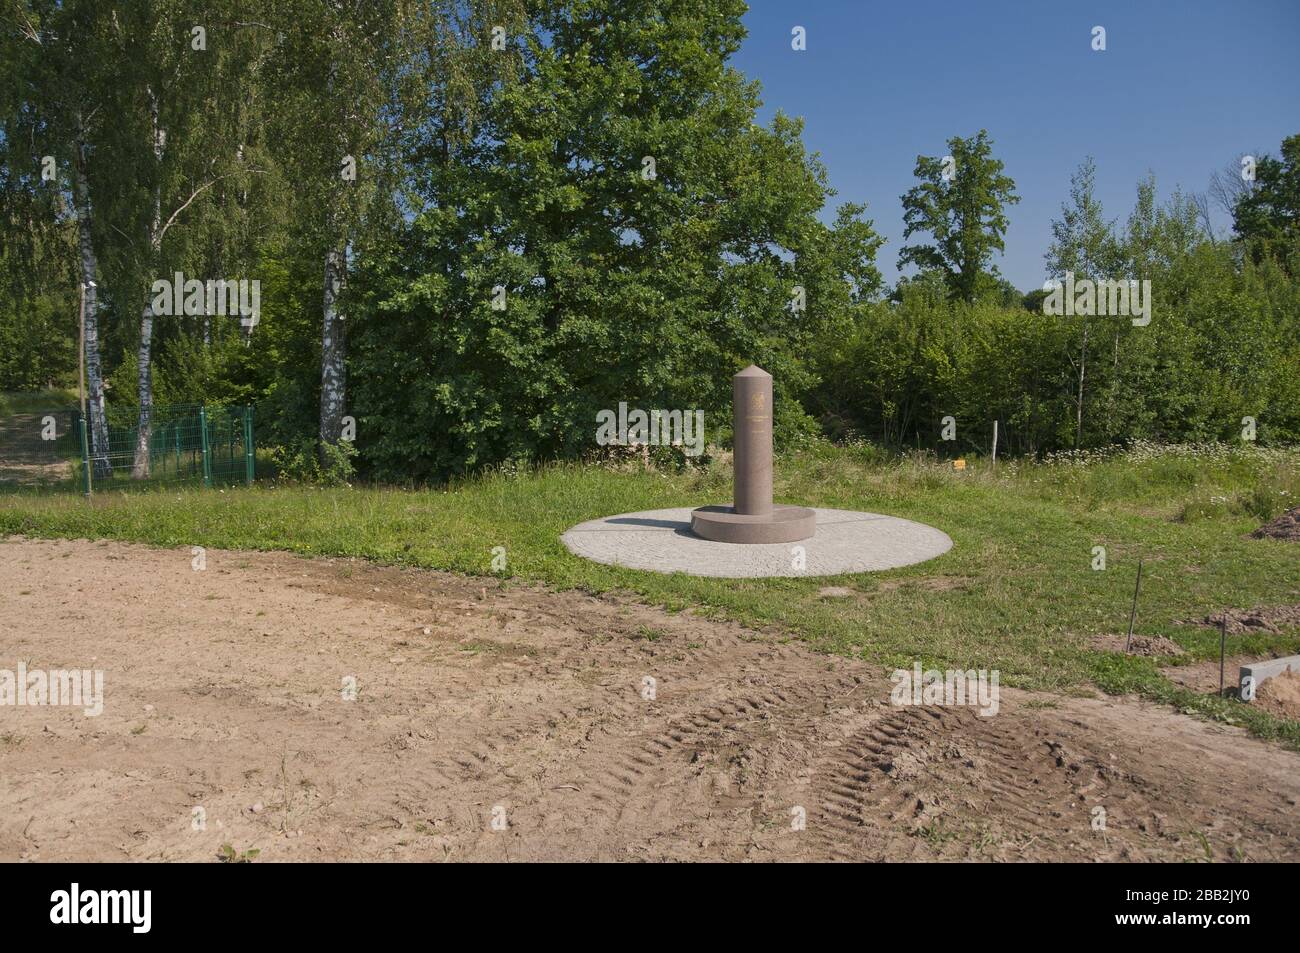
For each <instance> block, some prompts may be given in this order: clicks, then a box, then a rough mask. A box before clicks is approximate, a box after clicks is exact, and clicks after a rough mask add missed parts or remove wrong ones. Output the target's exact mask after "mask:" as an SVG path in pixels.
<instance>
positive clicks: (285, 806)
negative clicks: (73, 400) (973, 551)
mask: <svg viewBox="0 0 1300 953" xmlns="http://www.w3.org/2000/svg"><path fill="white" fill-rule="evenodd" d="M191 559H192V556H191V553H190V551H189V548H188V547H186V548H183V549H176V550H159V549H150V548H146V547H140V546H128V545H122V544H117V543H108V542H84V541H57V542H43V541H21V540H11V541H9V542H7V543H0V579H2V580H3V585H2V586H0V669H11V670H12V669H14V668H15V666H16V665H17V663H18V662H19V661H20V660H21V661H23V662H24V663H25V664H26V665H27V666H28V668H29V669H37V668H41V669H70V668H99V669H103V670H104V673H105V696H106V700H105V708H104V712H103V714H102V715H100V716H99V717H86V716H85V715H84V714H83V713H82V712H81V711H80V710H71V709H68V708H52V707H17V708H14V707H3V708H0V860H15V859H22V858H25V859H31V860H45V861H53V860H66V859H76V860H148V859H164V860H213V859H214V858H215V857H216V855H217V852H218V850H220V849H221V847H222V845H224V844H229V845H231V847H232V848H233V849H234V850H236V851H240V852H242V851H246V850H249V849H254V848H256V849H259V850H260V851H261V854H260V857H259V858H258V859H259V861H260V860H270V861H282V860H315V859H322V860H324V859H349V860H360V859H370V860H443V859H449V860H536V859H552V860H558V859H574V860H593V859H599V860H667V859H679V860H827V859H844V860H901V859H918V860H932V859H944V860H957V859H997V860H1021V859H1023V860H1067V859H1068V860H1093V859H1098V860H1192V859H1202V858H1205V857H1207V856H1209V857H1212V858H1215V859H1233V858H1243V857H1244V858H1247V859H1256V860H1297V859H1300V810H1297V805H1298V804H1300V754H1296V753H1293V752H1290V751H1284V750H1280V749H1278V748H1276V747H1273V746H1270V745H1267V744H1265V743H1263V742H1260V741H1258V740H1256V739H1252V738H1250V737H1248V736H1246V735H1245V734H1244V733H1243V732H1242V731H1241V730H1239V729H1236V728H1232V727H1230V726H1223V725H1214V724H1208V723H1204V722H1200V721H1196V720H1193V719H1190V718H1187V717H1185V716H1182V715H1179V714H1177V713H1175V712H1172V711H1170V710H1168V709H1166V708H1162V707H1159V706H1153V705H1149V704H1145V703H1140V702H1136V701H1132V700H1115V699H1077V698H1065V697H1056V696H1035V695H1030V694H1025V693H1020V692H1015V691H1009V690H1004V691H1003V692H1002V696H1001V707H1000V710H999V712H998V714H996V715H994V716H993V717H980V716H979V715H978V713H977V710H976V709H973V708H956V707H954V708H936V707H894V706H892V705H890V703H889V695H890V685H891V683H890V681H889V679H888V678H887V677H886V676H885V674H884V673H882V672H880V671H879V670H877V669H874V668H872V667H870V666H867V665H865V664H864V663H861V662H857V661H854V660H850V659H844V658H839V657H829V656H821V655H816V654H814V653H812V652H810V651H808V650H807V649H806V648H805V647H804V646H802V645H801V644H798V643H795V642H788V641H785V640H783V639H781V638H780V637H777V636H773V635H767V634H760V633H756V632H753V631H750V630H746V629H743V628H740V627H738V626H733V625H727V624H721V623H716V622H710V621H706V620H704V619H702V618H700V617H697V616H694V615H691V614H679V615H670V614H667V613H664V612H661V611H659V610H656V609H652V608H647V607H644V606H640V605H636V604H632V603H624V602H620V601H616V600H612V599H597V598H593V597H589V596H585V595H581V594H577V593H559V594H557V593H552V592H547V591H544V590H540V589H534V588H524V587H517V586H501V585H499V584H497V583H496V582H495V581H485V580H481V579H467V578H463V577H457V576H451V575H444V574H439V573H432V572H422V571H413V570H400V569H393V568H382V567H375V566H370V565H367V564H364V563H360V562H352V561H349V560H321V559H317V560H307V559H300V558H297V557H294V556H291V555H288V554H255V553H240V552H219V551H215V550H210V551H209V552H208V553H207V568H206V569H205V570H203V571H194V570H193V569H192V568H191ZM348 677H352V678H355V680H356V681H355V685H356V690H357V692H356V700H355V701H347V700H344V692H343V688H344V685H345V682H344V680H345V679H346V678H348ZM195 808H201V809H202V813H201V814H199V815H197V816H198V817H200V818H201V820H202V821H203V823H201V824H196V823H195V820H194V819H195V817H196V813H195ZM1097 808H1104V815H1103V814H1102V813H1101V812H1097V811H1096V810H1095V809H1097ZM1102 816H1104V818H1105V830H1097V829H1094V825H1095V819H1096V818H1100V817H1102ZM494 822H495V823H494ZM198 828H201V829H198ZM498 828H499V829H498Z"/></svg>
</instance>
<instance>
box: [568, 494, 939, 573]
mask: <svg viewBox="0 0 1300 953" xmlns="http://www.w3.org/2000/svg"><path fill="white" fill-rule="evenodd" d="M816 512H817V533H816V535H815V536H813V537H812V539H805V540H803V541H802V542H798V543H749V544H743V543H716V542H713V541H712V540H707V539H701V538H700V537H698V536H696V535H695V534H694V533H692V532H691V510H690V509H689V508H687V507H681V508H678V509H671V510H646V511H644V512H641V513H621V514H619V515H618V516H607V517H605V518H604V519H598V520H589V521H588V522H586V523H579V524H578V525H577V526H575V527H573V528H572V529H570V530H569V531H568V532H567V533H565V534H564V535H563V536H561V537H560V540H561V541H562V542H563V543H564V545H565V546H567V547H568V548H569V551H570V552H572V553H575V554H576V555H578V556H583V557H585V558H587V559H591V560H594V561H596V562H598V563H606V564H608V565H612V566H626V567H627V568H629V569H648V570H651V571H653V572H681V573H686V574H688V575H691V576H717V577H722V578H727V579H757V578H761V577H764V576H838V575H840V574H841V573H853V572H873V571H876V570H880V569H897V568H898V567H899V566H910V565H912V564H913V563H919V562H925V561H926V560H927V559H933V558H934V557H935V556H939V555H942V554H943V553H946V552H947V551H948V550H949V549H951V548H952V540H951V539H949V538H948V534H947V533H944V532H941V531H939V530H937V529H935V528H934V527H933V526H926V525H925V524H924V523H913V522H912V521H911V520H904V519H899V518H898V517H895V516H882V515H881V514H879V513H860V512H857V511H854V510H823V509H819V510H817V511H816ZM796 546H802V547H803V549H804V554H805V557H806V565H805V567H804V568H803V569H796V568H795V558H796V555H797V554H796V553H795V552H794V549H795V547H796Z"/></svg>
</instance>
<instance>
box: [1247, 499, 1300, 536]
mask: <svg viewBox="0 0 1300 953" xmlns="http://www.w3.org/2000/svg"><path fill="white" fill-rule="evenodd" d="M1250 535H1251V536H1252V537H1254V538H1255V539H1285V540H1290V541H1291V542H1296V541H1300V506H1297V507H1295V508H1294V509H1290V510H1287V511H1286V512H1285V513H1283V514H1282V515H1281V516H1279V517H1278V518H1277V519H1275V520H1270V521H1269V522H1267V523H1265V524H1264V525H1263V526H1261V527H1260V528H1259V529H1257V530H1255V532H1253V533H1251V534H1250Z"/></svg>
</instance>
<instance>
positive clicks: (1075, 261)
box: [1044, 156, 1120, 447]
mask: <svg viewBox="0 0 1300 953" xmlns="http://www.w3.org/2000/svg"><path fill="white" fill-rule="evenodd" d="M1096 189H1097V167H1096V164H1095V163H1094V162H1093V160H1092V157H1091V156H1089V157H1088V158H1086V159H1085V160H1084V161H1083V163H1082V164H1080V166H1079V168H1078V169H1077V170H1076V171H1075V172H1074V174H1073V175H1072V176H1071V177H1070V198H1069V201H1067V202H1065V203H1063V204H1062V205H1061V217H1060V218H1059V219H1055V220H1053V221H1052V242H1051V244H1050V245H1049V246H1048V249H1047V252H1046V254H1045V255H1044V258H1045V259H1046V262H1047V271H1048V274H1050V275H1052V276H1053V277H1054V278H1056V279H1057V280H1059V281H1063V280H1065V277H1066V274H1067V273H1069V274H1072V275H1073V276H1074V277H1075V279H1090V280H1092V281H1097V280H1100V279H1105V278H1110V277H1112V276H1114V274H1115V271H1116V269H1117V268H1118V267H1119V262H1120V251H1119V246H1118V244H1117V242H1116V240H1115V236H1114V232H1113V229H1112V226H1111V223H1110V222H1107V221H1106V218H1105V215H1104V213H1103V211H1102V207H1101V202H1100V201H1098V199H1097V193H1096ZM1078 321H1079V349H1078V358H1077V359H1075V358H1074V357H1073V356H1071V358H1070V361H1071V363H1072V364H1073V366H1074V370H1075V380H1076V382H1077V386H1076V389H1075V419H1074V445H1075V446H1076V447H1078V446H1081V445H1082V441H1083V406H1084V391H1085V389H1086V383H1087V371H1088V337H1089V329H1090V325H1091V323H1092V321H1093V316H1091V315H1082V316H1079V318H1078ZM1116 334H1117V335H1118V331H1117V332H1116ZM1117 340H1118V338H1117ZM1116 353H1117V354H1118V348H1117V349H1116Z"/></svg>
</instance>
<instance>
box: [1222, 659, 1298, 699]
mask: <svg viewBox="0 0 1300 953" xmlns="http://www.w3.org/2000/svg"><path fill="white" fill-rule="evenodd" d="M1288 670H1289V671H1292V672H1297V673H1300V655H1288V656H1286V658H1275V659H1270V660H1269V661H1267V662H1252V663H1251V664H1249V665H1243V666H1242V667H1241V673H1240V680H1239V681H1238V682H1237V684H1238V685H1240V686H1241V692H1242V694H1241V700H1242V701H1251V700H1253V696H1252V698H1247V697H1246V695H1245V688H1246V686H1247V685H1253V686H1254V687H1255V691H1259V686H1260V685H1261V684H1262V683H1263V682H1264V680H1265V679H1268V678H1272V677H1273V676H1275V675H1281V674H1282V673H1283V672H1285V671H1288ZM1247 679H1249V680H1250V681H1249V682H1248V681H1247Z"/></svg>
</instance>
